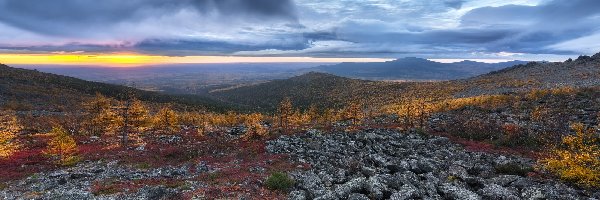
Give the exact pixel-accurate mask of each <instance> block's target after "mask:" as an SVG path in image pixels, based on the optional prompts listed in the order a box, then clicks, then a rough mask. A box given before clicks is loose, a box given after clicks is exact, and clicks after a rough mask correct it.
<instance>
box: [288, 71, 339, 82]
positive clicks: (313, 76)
mask: <svg viewBox="0 0 600 200" xmlns="http://www.w3.org/2000/svg"><path fill="white" fill-rule="evenodd" d="M328 78H341V77H339V76H336V75H333V74H328V73H323V72H308V73H306V74H302V75H299V76H295V77H292V78H290V79H289V80H292V81H302V82H306V81H314V80H319V79H328Z"/></svg>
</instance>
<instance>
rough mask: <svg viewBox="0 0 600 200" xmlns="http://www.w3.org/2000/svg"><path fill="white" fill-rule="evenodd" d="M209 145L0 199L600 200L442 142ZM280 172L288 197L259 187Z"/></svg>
mask: <svg viewBox="0 0 600 200" xmlns="http://www.w3.org/2000/svg"><path fill="white" fill-rule="evenodd" d="M206 142H209V141H206ZM211 142H212V143H211V144H209V143H204V145H205V146H204V147H202V149H204V150H202V151H200V150H194V149H187V151H199V154H198V157H197V158H194V159H191V160H189V161H185V162H180V163H178V164H176V163H172V165H168V164H167V165H164V166H158V167H154V166H150V165H142V164H140V163H138V164H131V163H127V162H120V161H114V160H113V161H110V160H95V161H86V162H82V163H80V164H78V165H76V166H74V167H69V168H65V169H59V170H54V171H50V172H42V173H36V174H34V175H31V176H29V177H27V178H24V179H21V180H16V181H12V182H8V183H7V184H5V187H4V188H2V190H0V198H2V199H215V198H222V199H285V198H289V199H599V198H600V192H598V191H589V190H583V189H578V188H575V187H572V186H569V185H566V184H563V183H560V182H557V181H555V180H553V179H548V178H545V177H541V175H538V174H536V173H535V172H534V171H533V170H532V167H533V165H534V161H533V160H531V159H527V158H522V157H518V156H510V155H499V154H491V153H483V152H471V151H467V150H465V149H464V148H463V147H462V146H461V145H458V144H455V143H453V142H451V141H450V140H449V139H448V138H445V137H437V136H424V135H419V134H406V133H399V132H397V131H395V130H387V129H373V130H364V131H359V132H357V133H336V134H324V133H320V132H318V131H308V132H306V133H303V134H296V135H292V136H287V135H284V136H280V137H278V138H273V139H272V140H269V141H260V142H259V141H256V142H257V143H260V144H244V143H237V144H231V145H229V146H227V147H223V146H220V147H217V146H214V145H217V144H216V143H215V141H211ZM211 145H213V146H211ZM207 149H212V152H210V151H207ZM135 151H136V152H143V151H149V150H147V149H146V150H144V149H138V150H135ZM204 154H206V156H205V155H204ZM168 161H169V160H165V162H168ZM171 162H172V160H171ZM277 171H283V172H286V173H288V174H289V175H290V177H291V178H292V179H294V180H295V185H294V186H293V187H292V188H291V189H290V190H289V191H290V192H289V195H288V196H287V197H286V192H277V191H271V190H268V189H267V188H266V186H264V185H265V179H266V177H267V176H268V175H269V174H271V173H273V172H277Z"/></svg>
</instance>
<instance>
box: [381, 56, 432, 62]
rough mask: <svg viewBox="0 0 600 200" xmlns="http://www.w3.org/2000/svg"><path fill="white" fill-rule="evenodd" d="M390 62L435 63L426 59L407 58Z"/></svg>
mask: <svg viewBox="0 0 600 200" xmlns="http://www.w3.org/2000/svg"><path fill="white" fill-rule="evenodd" d="M390 62H433V61H430V60H427V59H425V58H417V57H406V58H398V59H396V60H393V61H390Z"/></svg>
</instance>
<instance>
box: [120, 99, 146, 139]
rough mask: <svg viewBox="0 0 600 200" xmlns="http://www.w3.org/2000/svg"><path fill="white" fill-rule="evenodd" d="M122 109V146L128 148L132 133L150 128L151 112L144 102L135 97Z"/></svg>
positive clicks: (124, 104)
mask: <svg viewBox="0 0 600 200" xmlns="http://www.w3.org/2000/svg"><path fill="white" fill-rule="evenodd" d="M120 107H121V116H120V118H121V119H122V123H121V124H122V127H121V133H122V136H121V137H122V138H121V144H122V145H123V146H124V147H125V146H127V143H128V139H129V137H130V133H131V132H135V133H137V132H139V131H140V130H143V128H145V127H147V126H148V124H149V114H148V113H149V111H148V108H147V107H146V106H145V105H144V103H143V102H142V101H140V100H138V99H136V98H133V97H128V99H127V100H125V102H123V103H122V105H121V106H120Z"/></svg>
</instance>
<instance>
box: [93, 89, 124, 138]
mask: <svg viewBox="0 0 600 200" xmlns="http://www.w3.org/2000/svg"><path fill="white" fill-rule="evenodd" d="M84 107H85V108H86V111H87V113H88V116H89V117H88V119H87V126H88V128H89V130H90V132H91V133H92V134H95V135H97V134H102V133H111V132H114V131H115V130H116V129H117V128H119V127H120V126H121V123H122V122H121V118H120V116H119V114H118V113H117V112H115V110H113V107H112V99H110V98H107V97H105V96H104V95H102V94H99V93H98V94H96V97H95V98H94V99H92V100H91V101H89V102H86V103H84Z"/></svg>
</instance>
